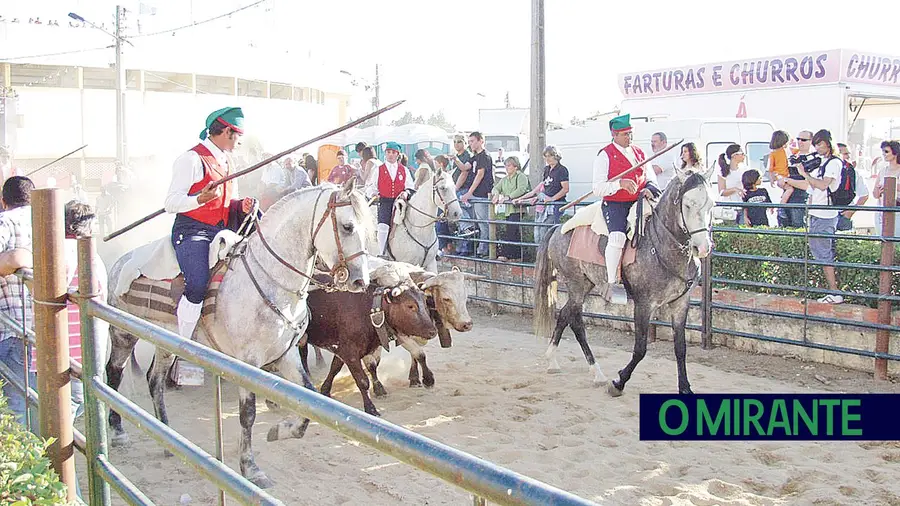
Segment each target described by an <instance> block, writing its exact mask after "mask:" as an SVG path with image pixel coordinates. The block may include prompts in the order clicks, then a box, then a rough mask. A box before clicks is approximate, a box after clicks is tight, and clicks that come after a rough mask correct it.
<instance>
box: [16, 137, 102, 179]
mask: <svg viewBox="0 0 900 506" xmlns="http://www.w3.org/2000/svg"><path fill="white" fill-rule="evenodd" d="M86 147H87V144H85V145H84V146H81V147H80V148H76V149H73V150H72V151H69V152H68V153H66V154H64V155H62V156H61V157H59V158H57V159H56V160H53V161H52V162H50V163H45V164H44V165H41V166H40V167H38V168H36V169H34V170H33V171H31V172H29V173H28V174H25V177H31V175H32V174H35V173H37V172H40V171H42V170H44V169H46V168H47V167H49V166H51V165H53V164H54V163H56V162H58V161H60V160H62V159H63V158H66V157H67V156H70V155H74V154H75V153H77V152H79V151H81V150H82V149H84V148H86Z"/></svg>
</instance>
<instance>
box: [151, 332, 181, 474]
mask: <svg viewBox="0 0 900 506" xmlns="http://www.w3.org/2000/svg"><path fill="white" fill-rule="evenodd" d="M174 363H175V355H172V354H171V353H169V352H168V351H166V350H164V349H162V348H159V347H157V348H156V353H155V354H154V355H153V362H152V363H151V364H150V370H148V371H147V383H148V384H149V385H150V397H151V398H152V399H153V410H154V411H155V412H156V419H157V420H159V421H160V422H162V423H164V424H166V425H169V415H168V413H167V412H166V399H165V394H166V378H167V377H168V376H169V371H170V370H171V369H172V365H173V364H174ZM163 453H164V454H165V455H166V457H171V456H172V453H171V452H170V451H169V450H164V451H163Z"/></svg>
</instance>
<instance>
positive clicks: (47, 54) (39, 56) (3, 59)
mask: <svg viewBox="0 0 900 506" xmlns="http://www.w3.org/2000/svg"><path fill="white" fill-rule="evenodd" d="M113 47H115V46H112V45H109V46H103V47H95V48H90V49H75V50H72V51H61V52H59V53H45V54H33V55H29V56H13V57H12V58H0V61H13V60H28V59H30V58H47V57H50V56H62V55H66V54H76V53H87V52H88V51H100V50H101V49H112V48H113Z"/></svg>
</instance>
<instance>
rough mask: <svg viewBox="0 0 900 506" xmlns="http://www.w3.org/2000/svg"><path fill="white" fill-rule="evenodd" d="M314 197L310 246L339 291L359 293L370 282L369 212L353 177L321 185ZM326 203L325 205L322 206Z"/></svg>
mask: <svg viewBox="0 0 900 506" xmlns="http://www.w3.org/2000/svg"><path fill="white" fill-rule="evenodd" d="M318 188H319V189H320V191H321V193H319V195H318V196H317V198H316V203H317V204H316V207H315V209H314V211H313V216H312V223H311V225H312V226H313V227H315V228H314V229H313V230H314V231H313V235H312V245H311V247H312V249H313V250H314V254H315V255H317V256H318V258H319V260H321V262H322V263H323V264H324V265H325V267H327V269H328V270H329V271H330V272H331V274H332V277H333V278H334V282H335V285H336V286H337V288H338V289H340V290H347V291H350V292H362V291H364V290H365V289H366V287H367V286H368V285H369V266H368V256H367V252H368V250H367V248H366V245H367V244H369V241H370V239H371V235H372V223H373V220H372V215H371V212H370V211H369V206H368V204H367V202H366V200H365V197H364V196H363V194H362V193H361V192H360V191H358V190H357V187H356V178H350V179H348V180H347V182H346V183H344V185H343V186H341V187H339V188H338V187H336V186H335V185H332V184H323V185H321V186H320V187H318ZM323 202H327V206H326V205H322V203H323Z"/></svg>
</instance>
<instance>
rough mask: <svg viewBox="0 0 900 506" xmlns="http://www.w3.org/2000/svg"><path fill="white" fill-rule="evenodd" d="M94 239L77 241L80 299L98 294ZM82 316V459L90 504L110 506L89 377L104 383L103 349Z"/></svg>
mask: <svg viewBox="0 0 900 506" xmlns="http://www.w3.org/2000/svg"><path fill="white" fill-rule="evenodd" d="M94 255H95V251H94V240H93V239H92V238H90V237H85V238H81V239H79V240H78V295H79V297H80V298H79V301H85V300H87V299H88V298H94V297H96V296H99V295H100V294H99V293H97V291H98V290H99V287H100V286H99V283H98V279H97V274H96V273H95V272H94V269H93V259H94ZM79 317H80V318H81V352H82V353H81V356H82V357H83V358H82V374H81V382H82V384H83V387H84V408H85V409H84V422H85V439H86V448H85V460H86V461H87V475H88V490H89V493H90V496H89V498H90V505H91V506H109V504H110V497H109V484H108V483H107V482H106V480H104V479H103V478H102V477H101V476H100V475H99V474H98V473H97V465H98V464H97V460H98V457H100V456H103V457H106V456H107V452H108V448H107V444H106V415H105V409H104V406H103V404H101V403H100V402H99V401H98V400H97V396H96V395H94V388H93V384H92V383H91V379H92V378H95V377H96V378H100V381H103V382H105V381H106V379H105V378H104V375H105V372H104V369H103V365H102V364H103V359H104V357H105V356H106V350H105V349H102V348H101V347H100V346H98V344H99V340H98V339H97V328H96V325H95V321H94V317H92V316H90V315H89V314H88V312H87V310H86V308H85V307H80V308H79Z"/></svg>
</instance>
